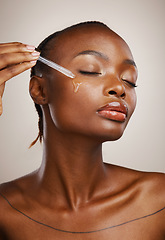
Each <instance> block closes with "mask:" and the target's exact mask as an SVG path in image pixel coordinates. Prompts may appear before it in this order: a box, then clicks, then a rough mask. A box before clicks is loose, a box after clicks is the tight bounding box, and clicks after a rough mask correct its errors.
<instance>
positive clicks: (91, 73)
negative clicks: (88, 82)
mask: <svg viewBox="0 0 165 240" xmlns="http://www.w3.org/2000/svg"><path fill="white" fill-rule="evenodd" d="M79 73H81V74H84V75H100V74H101V73H99V72H88V71H82V70H80V71H79Z"/></svg>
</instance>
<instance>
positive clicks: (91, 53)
mask: <svg viewBox="0 0 165 240" xmlns="http://www.w3.org/2000/svg"><path fill="white" fill-rule="evenodd" d="M79 55H94V56H97V57H101V58H103V59H105V60H109V58H108V57H107V56H106V55H104V54H103V53H101V52H98V51H95V50H85V51H82V52H80V53H78V54H77V55H76V57H77V56H79Z"/></svg>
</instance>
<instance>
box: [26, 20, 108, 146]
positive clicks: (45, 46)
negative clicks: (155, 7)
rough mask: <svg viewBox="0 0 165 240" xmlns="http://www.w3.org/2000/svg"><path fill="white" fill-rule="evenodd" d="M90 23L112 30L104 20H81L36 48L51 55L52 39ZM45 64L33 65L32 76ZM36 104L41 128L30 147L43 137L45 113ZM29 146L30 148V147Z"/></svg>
mask: <svg viewBox="0 0 165 240" xmlns="http://www.w3.org/2000/svg"><path fill="white" fill-rule="evenodd" d="M89 25H100V26H102V27H106V28H108V29H109V30H110V28H109V27H108V26H107V25H105V24H104V23H102V22H99V21H87V22H81V23H78V24H75V25H72V26H70V27H67V28H65V29H63V30H61V31H58V32H54V33H53V34H51V35H49V36H48V37H47V38H45V39H44V40H43V41H42V42H41V43H40V44H39V46H38V47H37V48H36V50H37V51H39V52H41V56H42V57H48V56H49V50H51V49H52V44H51V43H52V41H53V42H54V40H55V39H56V38H57V37H58V36H59V35H60V34H62V33H64V32H67V31H69V30H71V29H74V28H77V27H81V26H89ZM44 68H45V65H44V64H43V63H41V62H39V61H38V62H37V63H36V65H35V66H34V67H32V69H31V77H33V76H34V75H37V72H40V71H41V69H44ZM34 104H35V109H36V111H37V113H38V117H39V120H38V128H39V132H38V136H37V138H36V139H35V140H34V141H33V142H32V143H31V145H30V147H32V146H33V145H34V144H35V143H36V142H37V141H38V139H39V141H40V142H42V137H43V113H42V109H41V106H40V105H39V104H37V103H34ZM30 147H29V148H30Z"/></svg>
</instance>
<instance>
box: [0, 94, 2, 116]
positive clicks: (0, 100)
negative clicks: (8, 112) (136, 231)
mask: <svg viewBox="0 0 165 240" xmlns="http://www.w3.org/2000/svg"><path fill="white" fill-rule="evenodd" d="M2 112H3V107H2V98H1V96H0V116H1V115H2Z"/></svg>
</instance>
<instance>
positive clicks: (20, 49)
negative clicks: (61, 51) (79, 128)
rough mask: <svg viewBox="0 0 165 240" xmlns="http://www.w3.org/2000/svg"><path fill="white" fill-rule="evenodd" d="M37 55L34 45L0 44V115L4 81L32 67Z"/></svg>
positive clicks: (0, 112)
mask: <svg viewBox="0 0 165 240" xmlns="http://www.w3.org/2000/svg"><path fill="white" fill-rule="evenodd" d="M39 55H40V53H39V52H37V51H35V47H34V46H30V45H25V44H22V43H18V42H13V43H2V44H0V115H1V114H2V112H3V109H2V96H3V92H4V89H5V82H6V81H8V80H9V79H11V78H12V77H14V76H16V75H18V74H20V73H22V72H24V71H25V70H27V69H29V68H31V67H33V66H34V65H35V64H36V61H37V59H38V57H39Z"/></svg>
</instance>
